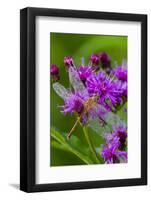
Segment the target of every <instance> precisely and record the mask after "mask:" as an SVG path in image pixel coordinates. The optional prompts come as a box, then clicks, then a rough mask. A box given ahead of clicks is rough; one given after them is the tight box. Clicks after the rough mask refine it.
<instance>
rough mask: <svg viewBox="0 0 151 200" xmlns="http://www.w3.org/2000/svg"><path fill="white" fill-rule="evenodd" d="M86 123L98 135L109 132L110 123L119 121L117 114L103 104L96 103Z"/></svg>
mask: <svg viewBox="0 0 151 200" xmlns="http://www.w3.org/2000/svg"><path fill="white" fill-rule="evenodd" d="M89 115H90V117H89V123H88V125H89V126H90V127H91V128H92V129H93V130H94V131H95V132H96V133H98V134H99V135H104V133H105V132H109V131H110V129H111V127H112V125H114V124H119V123H121V122H122V121H121V119H120V117H119V116H118V115H116V114H114V113H113V112H111V111H108V110H107V109H106V108H105V107H104V106H102V105H100V104H96V106H94V107H93V108H92V110H91V112H90V113H89Z"/></svg>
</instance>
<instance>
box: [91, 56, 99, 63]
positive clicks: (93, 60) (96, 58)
mask: <svg viewBox="0 0 151 200" xmlns="http://www.w3.org/2000/svg"><path fill="white" fill-rule="evenodd" d="M90 60H91V62H92V65H98V64H99V62H100V57H99V55H97V54H92V55H91V57H90Z"/></svg>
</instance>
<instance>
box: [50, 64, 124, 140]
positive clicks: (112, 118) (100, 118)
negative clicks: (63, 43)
mask: <svg viewBox="0 0 151 200" xmlns="http://www.w3.org/2000/svg"><path fill="white" fill-rule="evenodd" d="M68 72H69V81H70V84H71V86H72V90H71V89H66V88H65V87H64V86H63V85H61V84H60V83H58V82H56V83H54V84H53V88H54V90H55V92H56V93H57V94H58V95H59V96H60V97H61V98H62V99H63V100H64V101H66V100H67V99H68V98H70V96H71V94H72V93H73V92H74V93H78V95H79V96H80V97H82V98H81V99H80V101H81V103H82V105H83V107H82V109H81V110H80V112H78V117H77V120H76V122H75V123H74V125H73V127H72V129H71V130H70V131H69V133H68V135H67V137H68V139H69V138H70V137H71V135H72V133H73V131H74V129H75V128H76V126H77V125H78V123H80V124H81V125H83V126H85V125H88V126H89V127H91V128H92V129H93V130H94V131H95V132H96V133H98V134H100V135H101V134H103V133H104V132H105V131H107V130H108V129H109V127H110V126H112V125H113V124H117V123H120V121H121V120H120V118H119V117H118V116H117V115H116V114H114V113H113V112H111V111H109V110H107V109H106V108H105V107H104V106H103V105H101V104H99V103H98V98H99V97H98V94H94V95H92V96H90V94H89V93H88V91H87V88H86V87H85V85H84V84H83V82H82V81H81V79H80V77H79V74H78V72H77V70H76V68H75V67H72V66H70V68H69V69H68Z"/></svg>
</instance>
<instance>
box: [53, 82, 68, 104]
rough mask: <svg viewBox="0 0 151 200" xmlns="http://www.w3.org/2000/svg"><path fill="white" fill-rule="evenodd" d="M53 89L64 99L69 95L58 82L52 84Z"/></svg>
mask: <svg viewBox="0 0 151 200" xmlns="http://www.w3.org/2000/svg"><path fill="white" fill-rule="evenodd" d="M53 89H54V90H55V92H56V93H57V94H58V96H60V97H61V98H62V99H64V100H65V99H66V98H67V97H68V96H69V95H70V93H69V91H68V90H67V89H66V88H65V87H64V86H63V85H61V84H60V83H58V82H56V83H54V84H53Z"/></svg>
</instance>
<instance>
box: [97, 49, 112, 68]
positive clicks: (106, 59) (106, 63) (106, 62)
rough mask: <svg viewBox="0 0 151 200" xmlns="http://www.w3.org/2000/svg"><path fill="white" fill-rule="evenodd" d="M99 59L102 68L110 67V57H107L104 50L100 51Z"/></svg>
mask: <svg viewBox="0 0 151 200" xmlns="http://www.w3.org/2000/svg"><path fill="white" fill-rule="evenodd" d="M99 57H100V61H101V63H102V67H103V68H107V67H108V68H110V62H111V59H110V57H109V55H108V54H107V53H105V52H102V53H101V54H100V55H99Z"/></svg>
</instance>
